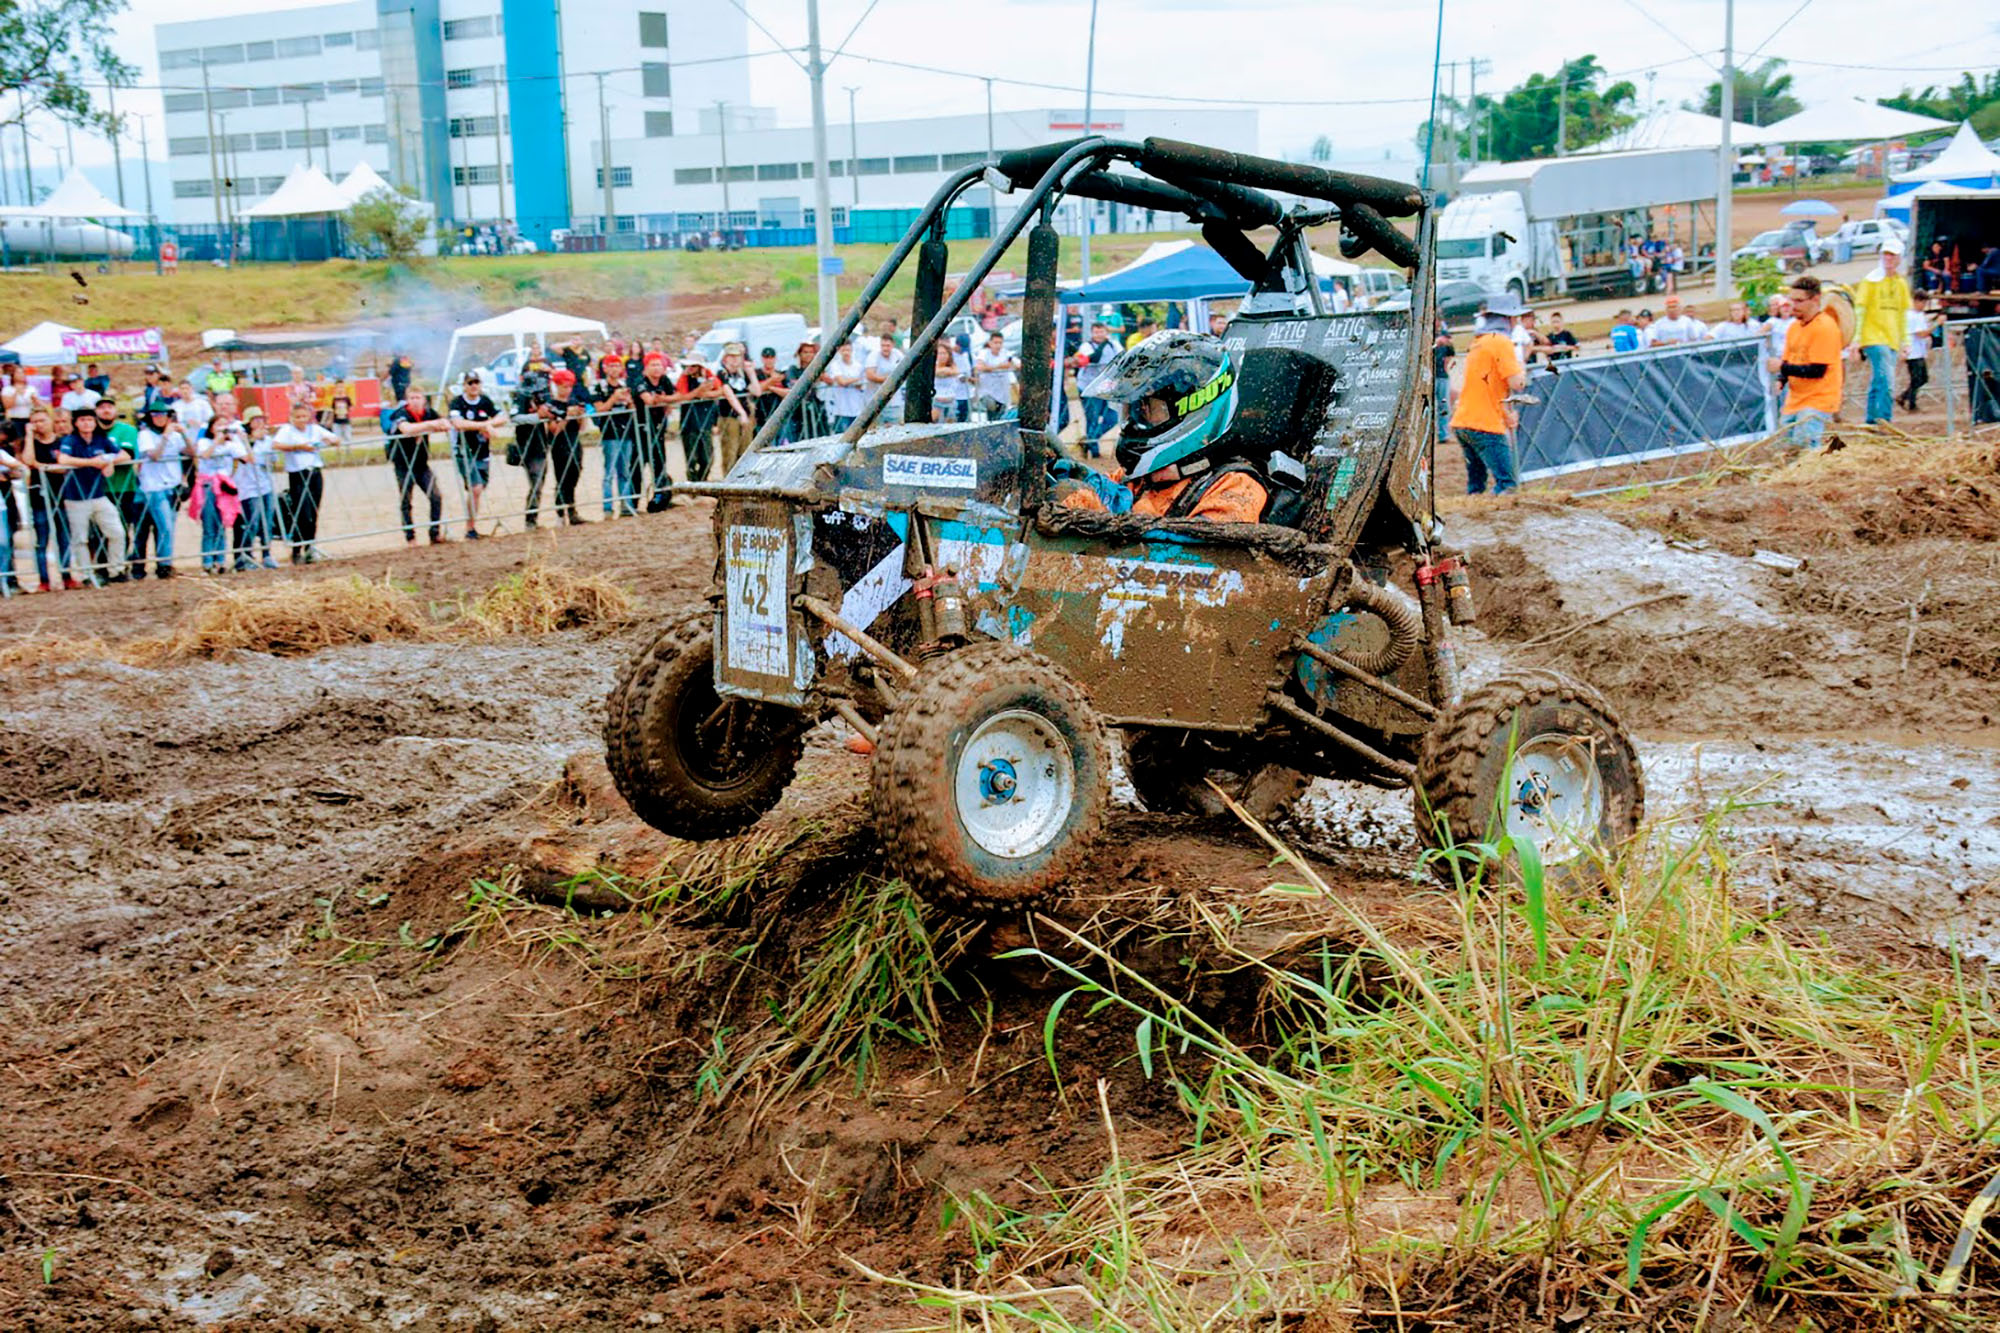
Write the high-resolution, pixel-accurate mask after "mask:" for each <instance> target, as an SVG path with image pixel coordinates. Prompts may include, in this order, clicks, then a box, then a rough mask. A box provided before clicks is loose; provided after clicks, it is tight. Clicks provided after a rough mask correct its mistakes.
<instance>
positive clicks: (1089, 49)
mask: <svg viewBox="0 0 2000 1333" xmlns="http://www.w3.org/2000/svg"><path fill="white" fill-rule="evenodd" d="M1085 51H1086V54H1085V55H1084V58H1083V137H1084V138H1086V139H1088V138H1089V137H1090V110H1091V107H1090V95H1091V92H1092V89H1093V86H1094V85H1095V83H1096V80H1097V0H1090V40H1089V43H1088V45H1087V46H1086V48H1085ZM1091 222H1092V218H1091V216H1090V201H1089V200H1085V201H1084V203H1083V280H1084V282H1085V283H1088V282H1089V281H1090V224H1091ZM1058 332H1060V330H1058Z"/></svg>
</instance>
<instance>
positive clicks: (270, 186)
mask: <svg viewBox="0 0 2000 1333" xmlns="http://www.w3.org/2000/svg"><path fill="white" fill-rule="evenodd" d="M250 183H251V182H249V181H245V182H243V184H244V185H245V186H248V185H249V184H250ZM284 183H285V178H284V177H283V176H259V177H258V178H257V180H256V186H257V193H258V194H276V193H277V192H278V187H279V186H281V185H283V184H284Z"/></svg>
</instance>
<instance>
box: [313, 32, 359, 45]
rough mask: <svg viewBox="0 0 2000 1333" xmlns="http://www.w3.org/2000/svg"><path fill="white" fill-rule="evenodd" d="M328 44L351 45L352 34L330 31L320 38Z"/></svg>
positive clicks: (352, 41) (352, 43) (352, 42)
mask: <svg viewBox="0 0 2000 1333" xmlns="http://www.w3.org/2000/svg"><path fill="white" fill-rule="evenodd" d="M320 40H321V41H323V42H325V43H326V44H327V45H328V46H352V45H354V34H353V33H351V32H330V33H328V34H327V35H326V36H324V37H322V38H321V39H320Z"/></svg>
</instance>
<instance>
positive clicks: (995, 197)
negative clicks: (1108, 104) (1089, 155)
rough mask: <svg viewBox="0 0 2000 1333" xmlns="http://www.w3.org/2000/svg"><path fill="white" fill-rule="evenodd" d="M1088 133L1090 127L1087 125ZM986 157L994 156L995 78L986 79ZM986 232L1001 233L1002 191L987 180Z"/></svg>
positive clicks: (990, 233)
mask: <svg viewBox="0 0 2000 1333" xmlns="http://www.w3.org/2000/svg"><path fill="white" fill-rule="evenodd" d="M1085 132H1086V133H1088V128H1087V127H1086V131H1085ZM986 157H987V159H988V160H989V161H990V160H992V158H993V80H992V78H991V77H988V78H987V80H986ZM986 234H987V235H988V236H997V235H999V234H1000V193H999V191H997V190H995V189H994V188H993V182H992V181H990V180H989V181H987V182H986Z"/></svg>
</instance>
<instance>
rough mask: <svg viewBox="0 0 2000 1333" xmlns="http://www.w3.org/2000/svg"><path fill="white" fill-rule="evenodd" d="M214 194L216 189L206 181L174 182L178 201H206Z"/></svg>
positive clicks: (175, 196) (175, 195)
mask: <svg viewBox="0 0 2000 1333" xmlns="http://www.w3.org/2000/svg"><path fill="white" fill-rule="evenodd" d="M214 193H215V190H214V188H213V187H212V186H211V185H210V183H209V182H208V181H205V180H199V181H175V182H174V198H176V199H206V198H208V197H209V196H210V195H211V194H214Z"/></svg>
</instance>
